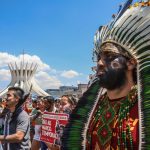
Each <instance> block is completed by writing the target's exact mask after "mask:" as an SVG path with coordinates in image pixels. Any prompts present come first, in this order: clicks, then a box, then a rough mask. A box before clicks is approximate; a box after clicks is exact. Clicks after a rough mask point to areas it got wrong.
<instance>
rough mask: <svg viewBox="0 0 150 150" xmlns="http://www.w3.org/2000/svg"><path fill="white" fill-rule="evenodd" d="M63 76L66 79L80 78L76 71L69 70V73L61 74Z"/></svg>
mask: <svg viewBox="0 0 150 150" xmlns="http://www.w3.org/2000/svg"><path fill="white" fill-rule="evenodd" d="M61 76H62V77H65V78H74V77H77V76H79V73H78V72H76V71H74V70H69V71H63V72H62V73H61Z"/></svg>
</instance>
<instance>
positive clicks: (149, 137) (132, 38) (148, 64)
mask: <svg viewBox="0 0 150 150" xmlns="http://www.w3.org/2000/svg"><path fill="white" fill-rule="evenodd" d="M131 2H132V1H131V0H128V1H127V2H126V4H125V5H124V7H123V8H122V9H121V10H120V12H119V13H118V15H117V16H116V18H115V19H114V20H113V21H111V23H110V24H109V25H106V26H101V27H100V28H99V30H98V31H97V32H96V34H95V38H94V45H95V48H94V53H95V54H96V55H97V54H99V53H100V51H101V47H102V46H103V45H105V44H106V43H113V44H115V45H118V46H120V47H122V48H123V50H125V51H124V53H125V52H127V53H128V54H129V55H130V56H131V57H133V58H134V59H136V61H137V83H138V104H139V105H138V106H139V125H140V127H139V129H140V132H139V137H140V139H139V148H141V149H148V148H149V147H150V118H149V114H150V1H140V2H136V3H135V4H133V5H129V4H130V3H131Z"/></svg>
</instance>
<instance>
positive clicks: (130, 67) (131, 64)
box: [127, 59, 137, 70]
mask: <svg viewBox="0 0 150 150" xmlns="http://www.w3.org/2000/svg"><path fill="white" fill-rule="evenodd" d="M136 65H137V62H136V60H135V59H130V60H128V62H127V66H128V70H133V69H134V68H135V67H136Z"/></svg>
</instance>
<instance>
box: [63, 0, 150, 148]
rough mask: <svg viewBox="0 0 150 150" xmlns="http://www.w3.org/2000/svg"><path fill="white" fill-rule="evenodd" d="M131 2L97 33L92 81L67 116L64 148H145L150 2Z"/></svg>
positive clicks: (149, 70) (147, 118) (147, 130)
mask: <svg viewBox="0 0 150 150" xmlns="http://www.w3.org/2000/svg"><path fill="white" fill-rule="evenodd" d="M130 3H131V1H127V3H125V5H124V7H122V9H120V11H119V13H118V14H117V15H116V16H117V17H118V18H117V17H116V18H115V20H113V21H112V22H111V23H110V24H109V25H107V26H101V27H100V28H99V30H98V31H97V33H96V35H95V41H94V42H95V48H94V53H95V54H96V55H95V58H96V59H97V73H96V80H95V82H94V83H92V84H91V86H90V87H89V88H88V90H87V91H86V92H85V93H84V95H83V97H82V98H81V99H80V101H79V102H78V104H77V107H76V108H75V110H74V111H73V113H72V115H71V116H70V121H69V124H68V125H67V127H66V129H65V132H64V135H63V141H62V144H63V146H62V149H64V150H71V149H74V148H75V149H76V150H81V149H86V150H112V149H114V150H117V149H120V150H127V149H128V150H131V149H132V150H138V149H149V146H150V142H149V140H148V139H149V136H150V132H149V129H150V128H149V123H150V121H149V117H148V114H149V113H148V112H149V110H150V105H149V100H150V94H149V93H150V86H149V85H150V50H149V47H150V42H149V39H150V34H149V33H150V30H149V28H148V27H149V26H150V16H149V13H150V5H149V3H148V2H143V1H140V2H139V3H136V4H135V5H133V6H129V5H130ZM137 85H138V87H137ZM140 119H141V120H140ZM140 123H141V124H140ZM139 127H140V128H139Z"/></svg>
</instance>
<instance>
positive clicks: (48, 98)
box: [43, 96, 55, 103]
mask: <svg viewBox="0 0 150 150" xmlns="http://www.w3.org/2000/svg"><path fill="white" fill-rule="evenodd" d="M43 99H44V100H46V101H48V102H51V103H54V101H55V99H54V97H53V96H46V97H44V98H43Z"/></svg>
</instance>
